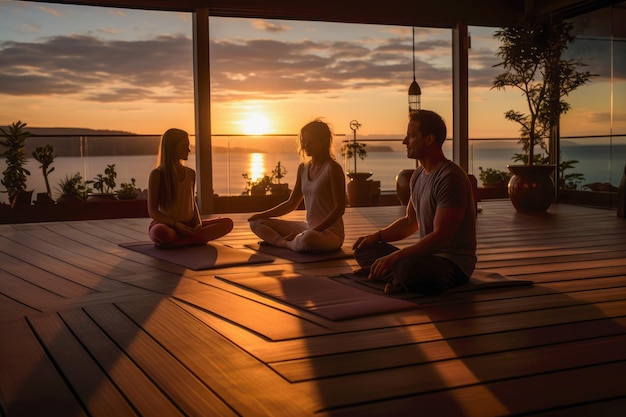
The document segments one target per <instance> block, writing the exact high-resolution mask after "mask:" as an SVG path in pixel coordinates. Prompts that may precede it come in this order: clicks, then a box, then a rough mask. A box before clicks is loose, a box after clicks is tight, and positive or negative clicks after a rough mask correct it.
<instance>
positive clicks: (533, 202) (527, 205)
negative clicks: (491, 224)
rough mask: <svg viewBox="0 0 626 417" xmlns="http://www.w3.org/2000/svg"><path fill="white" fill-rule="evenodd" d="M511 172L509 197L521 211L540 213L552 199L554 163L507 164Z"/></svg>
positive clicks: (546, 208) (548, 205) (545, 209)
mask: <svg viewBox="0 0 626 417" xmlns="http://www.w3.org/2000/svg"><path fill="white" fill-rule="evenodd" d="M507 167H508V168H509V171H511V173H512V174H513V176H512V177H511V179H510V181H509V187H508V191H509V199H510V200H511V203H512V204H513V206H514V207H515V209H516V210H517V211H519V212H522V213H535V212H536V213H541V212H545V211H547V210H548V207H550V205H551V204H552V201H554V181H552V177H551V174H552V173H553V172H554V168H555V166H554V165H532V166H529V165H508V166H507Z"/></svg>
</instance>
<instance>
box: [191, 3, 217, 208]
mask: <svg viewBox="0 0 626 417" xmlns="http://www.w3.org/2000/svg"><path fill="white" fill-rule="evenodd" d="M193 72H194V91H195V122H196V168H197V191H198V206H199V207H200V213H201V214H211V213H213V162H212V152H211V90H210V81H211V78H210V74H209V9H208V8H199V9H196V11H195V12H194V13H193Z"/></svg>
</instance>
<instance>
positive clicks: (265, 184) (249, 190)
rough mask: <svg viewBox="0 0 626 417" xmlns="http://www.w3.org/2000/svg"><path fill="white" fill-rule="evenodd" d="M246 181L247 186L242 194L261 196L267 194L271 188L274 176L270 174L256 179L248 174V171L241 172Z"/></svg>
mask: <svg viewBox="0 0 626 417" xmlns="http://www.w3.org/2000/svg"><path fill="white" fill-rule="evenodd" d="M241 176H242V177H243V179H244V181H245V182H246V188H245V190H244V191H243V193H242V194H244V195H250V196H261V195H265V194H266V193H267V191H269V190H270V186H271V185H272V178H271V177H270V176H269V175H263V176H262V177H259V178H257V179H255V180H253V179H252V177H250V175H248V173H247V172H246V173H243V174H241Z"/></svg>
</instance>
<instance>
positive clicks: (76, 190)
mask: <svg viewBox="0 0 626 417" xmlns="http://www.w3.org/2000/svg"><path fill="white" fill-rule="evenodd" d="M58 191H59V194H60V195H59V197H60V198H63V197H70V198H76V199H78V200H83V201H84V200H87V196H88V195H89V193H90V192H91V189H90V188H89V187H88V186H87V182H86V181H85V182H83V177H82V175H80V173H78V172H77V173H75V174H73V175H72V176H68V175H65V177H64V178H63V179H61V181H59V186H58Z"/></svg>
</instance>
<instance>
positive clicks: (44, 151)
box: [33, 144, 56, 204]
mask: <svg viewBox="0 0 626 417" xmlns="http://www.w3.org/2000/svg"><path fill="white" fill-rule="evenodd" d="M55 157H56V155H55V154H54V148H53V147H52V145H51V144H47V145H46V146H38V147H36V148H35V150H34V151H33V158H35V160H36V161H37V162H39V163H40V164H41V165H40V167H39V168H41V172H42V173H43V179H44V182H45V184H46V192H45V193H37V200H36V203H38V204H53V203H54V200H53V199H52V191H50V182H49V180H48V175H50V173H51V172H52V171H54V167H52V168H51V167H50V165H52V163H53V162H54V158H55Z"/></svg>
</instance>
